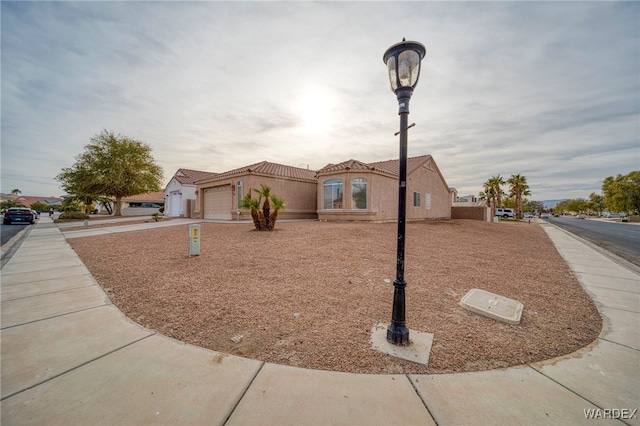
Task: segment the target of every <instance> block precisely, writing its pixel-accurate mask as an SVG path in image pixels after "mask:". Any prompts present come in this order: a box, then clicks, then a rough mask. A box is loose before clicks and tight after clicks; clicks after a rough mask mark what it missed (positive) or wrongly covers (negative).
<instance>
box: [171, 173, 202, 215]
mask: <svg viewBox="0 0 640 426" xmlns="http://www.w3.org/2000/svg"><path fill="white" fill-rule="evenodd" d="M175 192H178V193H179V195H178V197H173V196H172V193H175ZM176 198H177V199H178V200H177V201H178V204H179V206H178V207H177V215H176V216H187V214H188V207H187V202H188V200H195V199H196V187H195V185H182V184H181V183H180V182H178V181H177V180H175V179H172V180H171V182H169V184H168V185H167V187H166V188H165V190H164V200H165V209H164V214H165V216H171V212H173V211H174V209H173V205H172V203H173V202H174V201H176Z"/></svg>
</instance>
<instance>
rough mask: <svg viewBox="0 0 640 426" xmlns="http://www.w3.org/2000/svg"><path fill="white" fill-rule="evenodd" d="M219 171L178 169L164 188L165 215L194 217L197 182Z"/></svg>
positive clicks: (211, 176)
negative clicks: (193, 208)
mask: <svg viewBox="0 0 640 426" xmlns="http://www.w3.org/2000/svg"><path fill="white" fill-rule="evenodd" d="M216 175H217V173H211V172H201V171H198V170H189V169H178V171H177V172H176V173H175V174H174V175H173V177H172V178H171V180H170V181H169V183H168V184H167V186H166V188H165V189H164V199H165V204H164V215H165V216H172V217H192V216H193V211H192V205H193V204H194V203H192V202H190V200H193V201H195V199H196V189H197V188H196V182H197V181H199V180H203V179H208V178H213V177H215V176H216Z"/></svg>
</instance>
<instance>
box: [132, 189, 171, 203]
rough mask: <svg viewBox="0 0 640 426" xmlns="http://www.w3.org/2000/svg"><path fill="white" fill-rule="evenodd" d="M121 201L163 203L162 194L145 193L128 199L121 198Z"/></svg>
mask: <svg viewBox="0 0 640 426" xmlns="http://www.w3.org/2000/svg"><path fill="white" fill-rule="evenodd" d="M122 201H159V202H164V192H163V191H158V192H145V193H144V194H137V195H132V196H130V197H123V198H122Z"/></svg>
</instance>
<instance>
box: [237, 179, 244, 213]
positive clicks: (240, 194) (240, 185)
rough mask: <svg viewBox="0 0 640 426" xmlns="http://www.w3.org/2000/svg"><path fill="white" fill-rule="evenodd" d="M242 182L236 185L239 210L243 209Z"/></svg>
mask: <svg viewBox="0 0 640 426" xmlns="http://www.w3.org/2000/svg"><path fill="white" fill-rule="evenodd" d="M242 197H243V195H242V182H241V181H238V184H237V185H236V200H237V202H238V208H239V209H240V208H242Z"/></svg>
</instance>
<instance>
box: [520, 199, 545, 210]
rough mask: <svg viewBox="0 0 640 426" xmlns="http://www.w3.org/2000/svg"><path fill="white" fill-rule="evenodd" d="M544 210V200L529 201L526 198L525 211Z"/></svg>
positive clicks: (523, 204)
mask: <svg viewBox="0 0 640 426" xmlns="http://www.w3.org/2000/svg"><path fill="white" fill-rule="evenodd" d="M543 210H544V203H543V202H542V201H533V200H532V201H529V200H526V199H525V200H524V202H523V203H522V211H523V212H532V213H533V212H541V211H543Z"/></svg>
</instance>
